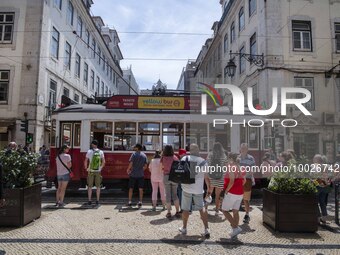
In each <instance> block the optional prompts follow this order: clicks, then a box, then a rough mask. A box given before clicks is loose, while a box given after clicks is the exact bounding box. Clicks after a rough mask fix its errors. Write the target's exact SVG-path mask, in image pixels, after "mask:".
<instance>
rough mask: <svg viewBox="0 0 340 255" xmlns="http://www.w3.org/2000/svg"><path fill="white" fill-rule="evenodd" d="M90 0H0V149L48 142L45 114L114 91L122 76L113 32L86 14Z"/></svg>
mask: <svg viewBox="0 0 340 255" xmlns="http://www.w3.org/2000/svg"><path fill="white" fill-rule="evenodd" d="M92 4H93V2H92V0H29V1H22V0H2V1H1V2H0V148H2V147H4V146H6V145H7V144H8V142H9V141H12V140H13V141H16V142H17V143H19V144H25V132H22V131H20V129H21V126H20V125H21V120H23V119H24V118H25V117H24V116H27V119H28V120H29V127H28V132H29V133H31V134H33V147H34V148H35V149H38V148H39V147H40V146H42V145H43V144H46V145H48V144H49V136H50V135H49V134H50V131H51V128H53V127H52V126H51V123H50V115H51V112H52V111H53V110H54V109H55V108H58V107H60V106H61V99H62V96H64V98H66V99H67V100H66V101H72V102H73V103H82V102H85V101H86V100H87V98H89V97H93V96H94V95H112V94H117V93H118V87H117V86H118V79H119V78H122V70H121V68H120V63H119V61H120V60H121V59H122V58H123V56H122V53H121V52H120V49H119V45H118V44H119V38H118V35H117V32H116V31H115V30H114V29H112V28H108V27H106V26H105V25H104V22H103V20H102V19H101V18H100V17H92V16H91V14H90V8H91V5H92Z"/></svg>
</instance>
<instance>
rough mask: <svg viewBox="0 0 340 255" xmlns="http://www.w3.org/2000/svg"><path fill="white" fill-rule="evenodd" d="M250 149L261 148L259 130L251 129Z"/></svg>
mask: <svg viewBox="0 0 340 255" xmlns="http://www.w3.org/2000/svg"><path fill="white" fill-rule="evenodd" d="M248 130H249V148H252V149H258V148H259V128H257V127H249V129H248Z"/></svg>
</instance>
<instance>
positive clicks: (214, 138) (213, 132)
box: [209, 123, 230, 151]
mask: <svg viewBox="0 0 340 255" xmlns="http://www.w3.org/2000/svg"><path fill="white" fill-rule="evenodd" d="M229 134H230V126H229V125H216V126H215V127H214V125H213V124H212V123H209V150H210V151H211V150H212V148H213V146H214V143H215V142H220V143H221V144H222V146H223V148H224V149H225V150H227V151H230V135H229Z"/></svg>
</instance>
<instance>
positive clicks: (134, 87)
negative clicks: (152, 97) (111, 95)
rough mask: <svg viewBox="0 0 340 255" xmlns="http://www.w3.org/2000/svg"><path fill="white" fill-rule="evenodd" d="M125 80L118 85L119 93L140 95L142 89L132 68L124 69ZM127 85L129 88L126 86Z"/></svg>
mask: <svg viewBox="0 0 340 255" xmlns="http://www.w3.org/2000/svg"><path fill="white" fill-rule="evenodd" d="M123 79H124V80H122V79H120V80H119V83H118V92H119V94H120V95H139V94H140V89H139V85H138V83H137V81H136V78H135V75H134V74H133V72H132V67H131V66H130V67H129V68H126V69H123ZM126 83H128V84H129V86H126Z"/></svg>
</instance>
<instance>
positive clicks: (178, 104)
mask: <svg viewBox="0 0 340 255" xmlns="http://www.w3.org/2000/svg"><path fill="white" fill-rule="evenodd" d="M210 107H211V104H208V108H210ZM106 109H154V110H200V109H201V97H200V96H172V97H169V96H128V95H127V96H126V95H125V96H122V95H117V96H112V97H111V98H110V99H109V100H108V101H107V103H106Z"/></svg>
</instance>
